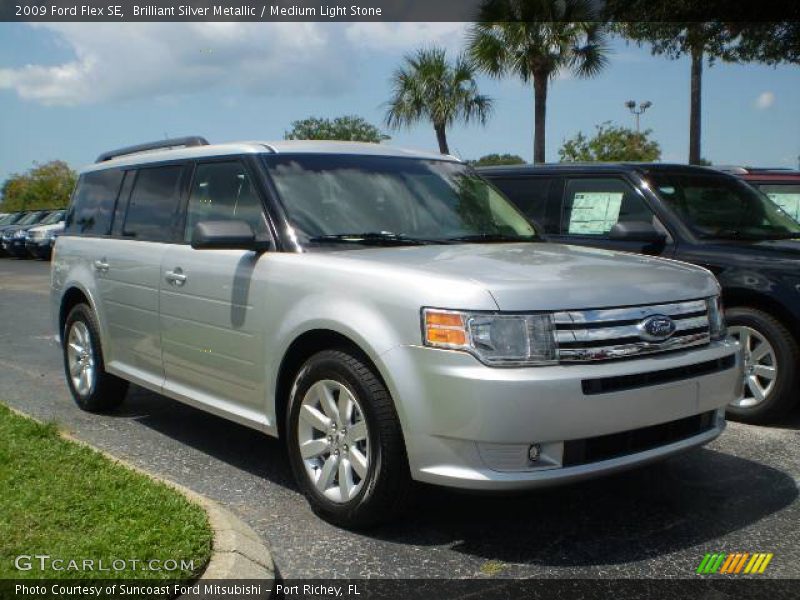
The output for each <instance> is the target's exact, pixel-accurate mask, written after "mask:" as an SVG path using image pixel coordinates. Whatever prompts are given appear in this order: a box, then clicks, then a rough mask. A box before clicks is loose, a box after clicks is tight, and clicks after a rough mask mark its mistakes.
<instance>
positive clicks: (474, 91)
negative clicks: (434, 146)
mask: <svg viewBox="0 0 800 600" xmlns="http://www.w3.org/2000/svg"><path fill="white" fill-rule="evenodd" d="M387 107H388V109H387V111H386V124H387V125H388V126H389V127H393V128H395V129H397V128H400V127H402V126H406V127H411V126H412V125H414V124H416V123H418V122H419V121H421V120H422V119H426V120H428V121H430V122H431V123H432V124H433V129H434V131H435V132H436V140H437V141H438V142H439V152H441V153H442V154H449V153H450V148H449V147H448V145H447V128H448V127H450V126H452V125H453V124H454V123H455V122H456V121H463V122H464V123H469V122H470V121H472V120H476V119H477V120H478V121H479V122H480V123H481V125H484V124H486V118H487V117H488V116H489V113H490V112H491V110H492V100H491V99H490V98H488V97H487V96H484V95H482V94H479V93H478V84H477V83H476V82H475V68H474V67H473V66H472V63H471V62H470V61H469V60H468V59H467V57H466V56H465V55H464V54H461V55H459V56H458V57H457V58H456V61H455V63H453V64H450V63H449V62H448V60H447V57H446V56H445V50H444V49H443V48H437V47H431V48H422V49H420V50H417V52H416V53H414V54H408V55H406V56H405V57H404V59H403V64H402V66H401V67H400V68H398V69H397V70H396V71H395V72H394V75H393V76H392V98H391V100H389V102H387Z"/></svg>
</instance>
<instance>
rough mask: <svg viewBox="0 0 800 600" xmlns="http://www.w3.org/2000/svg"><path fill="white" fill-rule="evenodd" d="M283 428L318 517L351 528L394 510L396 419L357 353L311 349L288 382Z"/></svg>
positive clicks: (400, 459) (399, 496)
mask: <svg viewBox="0 0 800 600" xmlns="http://www.w3.org/2000/svg"><path fill="white" fill-rule="evenodd" d="M286 432H287V444H288V450H289V458H290V461H291V464H292V470H293V471H294V475H295V478H296V479H297V483H298V484H299V486H300V489H301V490H302V491H303V493H304V494H305V496H306V498H307V499H308V502H309V503H310V504H311V507H312V509H313V510H314V511H315V512H316V513H317V514H319V515H320V516H321V517H323V518H324V519H326V520H328V521H330V522H332V523H334V524H335V525H339V526H342V527H348V528H354V529H357V528H364V527H368V526H371V525H375V524H377V523H379V522H381V521H385V520H388V519H390V518H391V517H392V516H394V515H396V514H398V513H399V512H400V510H401V509H402V506H403V504H404V501H405V500H406V498H407V495H408V491H409V489H410V486H411V480H410V476H409V471H408V460H407V458H406V453H405V446H404V442H403V436H402V432H401V430H400V423H399V421H398V418H397V413H396V412H395V409H394V404H393V403H392V398H391V396H390V395H389V392H388V390H387V389H386V387H385V386H384V385H383V383H382V382H381V380H380V378H379V377H378V376H377V375H376V373H375V372H374V370H373V369H372V368H371V367H370V366H368V365H367V364H366V363H365V361H364V360H363V359H361V358H359V357H357V356H355V355H354V354H353V353H350V352H348V351H340V350H326V351H323V352H319V353H318V354H315V355H314V356H312V357H311V358H310V359H309V360H308V361H307V362H306V363H305V365H303V367H302V369H300V372H299V374H298V375H297V378H296V380H295V383H294V385H293V386H292V391H291V395H290V398H289V411H288V415H287V425H286Z"/></svg>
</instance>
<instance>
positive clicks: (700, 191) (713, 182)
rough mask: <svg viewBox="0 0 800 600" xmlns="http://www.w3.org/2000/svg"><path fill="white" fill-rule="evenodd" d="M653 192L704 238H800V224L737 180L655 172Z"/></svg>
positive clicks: (704, 175) (652, 183)
mask: <svg viewBox="0 0 800 600" xmlns="http://www.w3.org/2000/svg"><path fill="white" fill-rule="evenodd" d="M648 179H649V180H650V183H651V185H652V187H653V189H654V190H655V191H656V192H657V193H658V194H659V196H661V198H662V199H663V200H664V201H665V202H666V203H667V204H668V205H669V206H670V207H671V208H672V209H673V210H674V211H675V212H677V213H678V214H679V215H680V216H681V217H682V218H683V219H684V220H685V221H686V222H687V223H688V224H689V226H690V227H691V228H692V229H693V230H694V231H695V232H696V233H697V234H698V235H699V236H700V237H704V238H723V239H752V240H768V239H783V238H793V237H800V224H798V222H797V221H795V220H794V219H792V218H791V217H790V216H789V215H788V214H787V213H786V212H784V211H783V210H782V209H781V208H779V207H778V206H777V205H776V204H775V203H773V202H772V201H771V200H770V199H769V198H767V197H766V196H765V195H764V194H762V193H760V192H758V191H757V190H755V189H754V188H752V187H750V186H749V185H747V184H746V183H743V182H741V181H739V180H738V179H736V178H734V177H723V176H719V175H714V174H708V175H707V174H705V173H703V174H695V173H654V174H651V175H649V177H648Z"/></svg>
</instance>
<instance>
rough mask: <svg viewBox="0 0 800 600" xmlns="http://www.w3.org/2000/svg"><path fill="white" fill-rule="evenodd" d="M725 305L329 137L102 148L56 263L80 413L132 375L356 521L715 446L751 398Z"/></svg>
mask: <svg viewBox="0 0 800 600" xmlns="http://www.w3.org/2000/svg"><path fill="white" fill-rule="evenodd" d="M164 146H169V148H164ZM719 292H720V290H719V286H718V284H717V282H716V280H715V279H714V277H713V276H712V275H711V274H710V273H709V272H708V271H706V270H705V269H702V268H699V267H695V266H691V265H688V264H683V263H679V262H675V261H670V260H664V259H658V258H649V257H644V256H637V255H631V254H624V253H619V252H613V251H606V250H599V249H590V248H580V247H571V246H561V245H556V244H543V243H540V238H539V237H538V235H537V232H536V231H535V229H534V226H533V225H531V223H530V222H529V221H528V220H526V219H525V218H524V217H523V216H522V215H521V214H520V213H519V212H518V210H517V209H516V208H515V207H514V206H513V205H512V204H510V203H509V202H508V201H507V200H506V199H505V198H504V197H503V196H502V195H500V194H499V193H498V192H497V191H496V190H495V189H494V188H492V187H491V186H490V185H489V184H487V183H486V182H485V181H484V180H482V179H481V178H479V177H478V176H477V175H475V174H474V172H473V171H471V170H470V169H469V168H468V167H466V166H465V165H463V164H461V163H460V162H458V161H457V160H455V159H453V158H450V157H446V156H439V155H432V154H431V155H428V154H423V153H416V152H408V151H402V150H396V149H392V148H387V147H385V146H382V145H370V144H354V143H332V142H278V143H237V144H227V145H217V146H213V145H208V144H207V143H206V142H205V140H203V139H202V138H184V139H180V140H170V141H167V142H161V143H156V144H144V145H140V146H134V147H130V148H125V149H122V150H119V151H115V152H109V153H106V154H103V155H101V157H100V158H99V159H98V162H97V163H95V164H93V165H91V166H90V167H88V168H86V169H85V170H84V171H83V172H82V173H81V175H80V178H79V181H78V185H77V188H76V190H75V193H74V195H73V198H72V202H71V205H70V207H69V210H68V213H67V217H66V229H65V234H64V235H62V236H60V237H59V239H58V242H57V244H56V247H55V252H54V259H53V267H52V300H53V303H52V305H53V318H54V321H55V323H56V326H57V328H58V332H59V334H60V338H61V341H62V345H63V351H64V366H65V372H66V379H67V383H68V385H69V388H70V390H71V392H72V395H73V397H74V398H75V401H76V402H77V403H78V405H79V406H80V407H81V408H83V409H85V410H89V411H107V410H111V409H113V408H114V407H115V406H117V405H118V404H119V403H120V402H121V401H122V400H123V398H124V396H125V390H126V386H127V384H128V382H133V383H135V384H137V385H140V386H143V387H145V388H148V389H151V390H154V391H156V392H159V393H162V394H164V395H166V396H169V397H171V398H174V399H177V400H179V401H182V402H186V403H188V404H191V405H193V406H196V407H198V408H200V409H202V410H207V411H210V412H212V413H215V414H217V415H220V416H222V417H226V418H228V419H232V420H234V421H237V422H239V423H243V424H245V425H248V426H251V427H254V428H257V429H259V430H262V431H264V432H266V433H268V434H271V435H275V436H280V437H282V438H284V439H285V440H286V443H287V446H288V451H289V456H290V460H291V464H292V468H293V470H294V473H295V476H296V478H297V482H298V485H299V486H300V488H301V489H302V491H303V492H304V493H305V495H306V497H307V498H308V500H309V502H310V503H311V505H312V507H313V508H314V509H315V510H316V511H317V512H318V513H319V514H321V515H322V516H323V517H325V518H327V519H328V520H330V521H332V522H334V523H337V524H340V525H343V526H348V527H360V526H366V525H369V524H372V523H375V522H377V521H380V520H383V519H386V518H388V517H390V516H391V515H393V514H395V513H396V512H397V511H398V510H400V509H401V508H402V505H403V502H404V499H405V498H406V496H407V492H408V490H409V489H410V488H411V486H412V483H413V481H415V480H416V481H422V482H428V483H433V484H440V485H446V486H452V487H457V488H467V489H479V490H511V489H523V488H532V487H536V486H541V485H548V484H555V483H560V482H566V481H574V480H578V479H582V478H585V477H589V476H595V475H599V474H602V473H608V472H611V471H614V470H618V469H621V468H625V467H631V466H634V465H639V464H642V463H645V462H647V461H651V460H655V459H659V458H662V457H665V456H668V455H670V454H673V453H676V452H679V451H682V450H685V449H688V448H691V447H695V446H699V445H702V444H705V443H706V442H708V441H710V440H712V439H714V438H715V437H716V436H717V435H719V433H720V432H721V431H722V429H723V428H724V424H725V423H724V416H723V414H724V407H725V406H726V405H727V404H728V403H729V402H731V400H733V399H734V398H736V397H737V396H738V395H739V394H741V391H742V390H741V387H742V384H741V382H742V366H741V360H740V356H739V347H738V345H737V343H736V342H735V341H732V340H731V339H729V338H727V337H726V331H725V325H724V323H723V317H722V312H721V309H720V303H719ZM265 459H266V458H265Z"/></svg>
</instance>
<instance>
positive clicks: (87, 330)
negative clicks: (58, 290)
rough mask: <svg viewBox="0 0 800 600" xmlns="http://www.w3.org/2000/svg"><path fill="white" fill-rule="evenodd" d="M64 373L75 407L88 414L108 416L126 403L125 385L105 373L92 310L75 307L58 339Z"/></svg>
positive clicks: (79, 306)
mask: <svg viewBox="0 0 800 600" xmlns="http://www.w3.org/2000/svg"><path fill="white" fill-rule="evenodd" d="M61 339H62V348H63V354H64V372H65V374H66V376H67V385H68V386H69V390H70V392H71V393H72V398H73V399H74V400H75V403H76V404H77V405H78V406H79V407H80V408H81V409H83V410H86V411H89V412H108V411H111V410H113V409H115V408H116V407H117V406H119V405H120V403H121V402H122V401H123V400H124V399H125V393H126V391H127V389H128V382H127V381H125V380H123V379H120V378H119V377H115V376H114V375H111V374H109V373H107V372H106V370H105V364H104V363H103V353H102V348H101V346H100V335H99V328H98V326H97V322H96V320H95V317H94V313H93V312H92V309H91V308H89V306H87V305H86V304H78V305H76V306H75V307H74V308H73V309H72V310H71V311H70V312H69V314H68V315H67V319H66V321H65V323H64V331H63V333H62V336H61Z"/></svg>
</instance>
